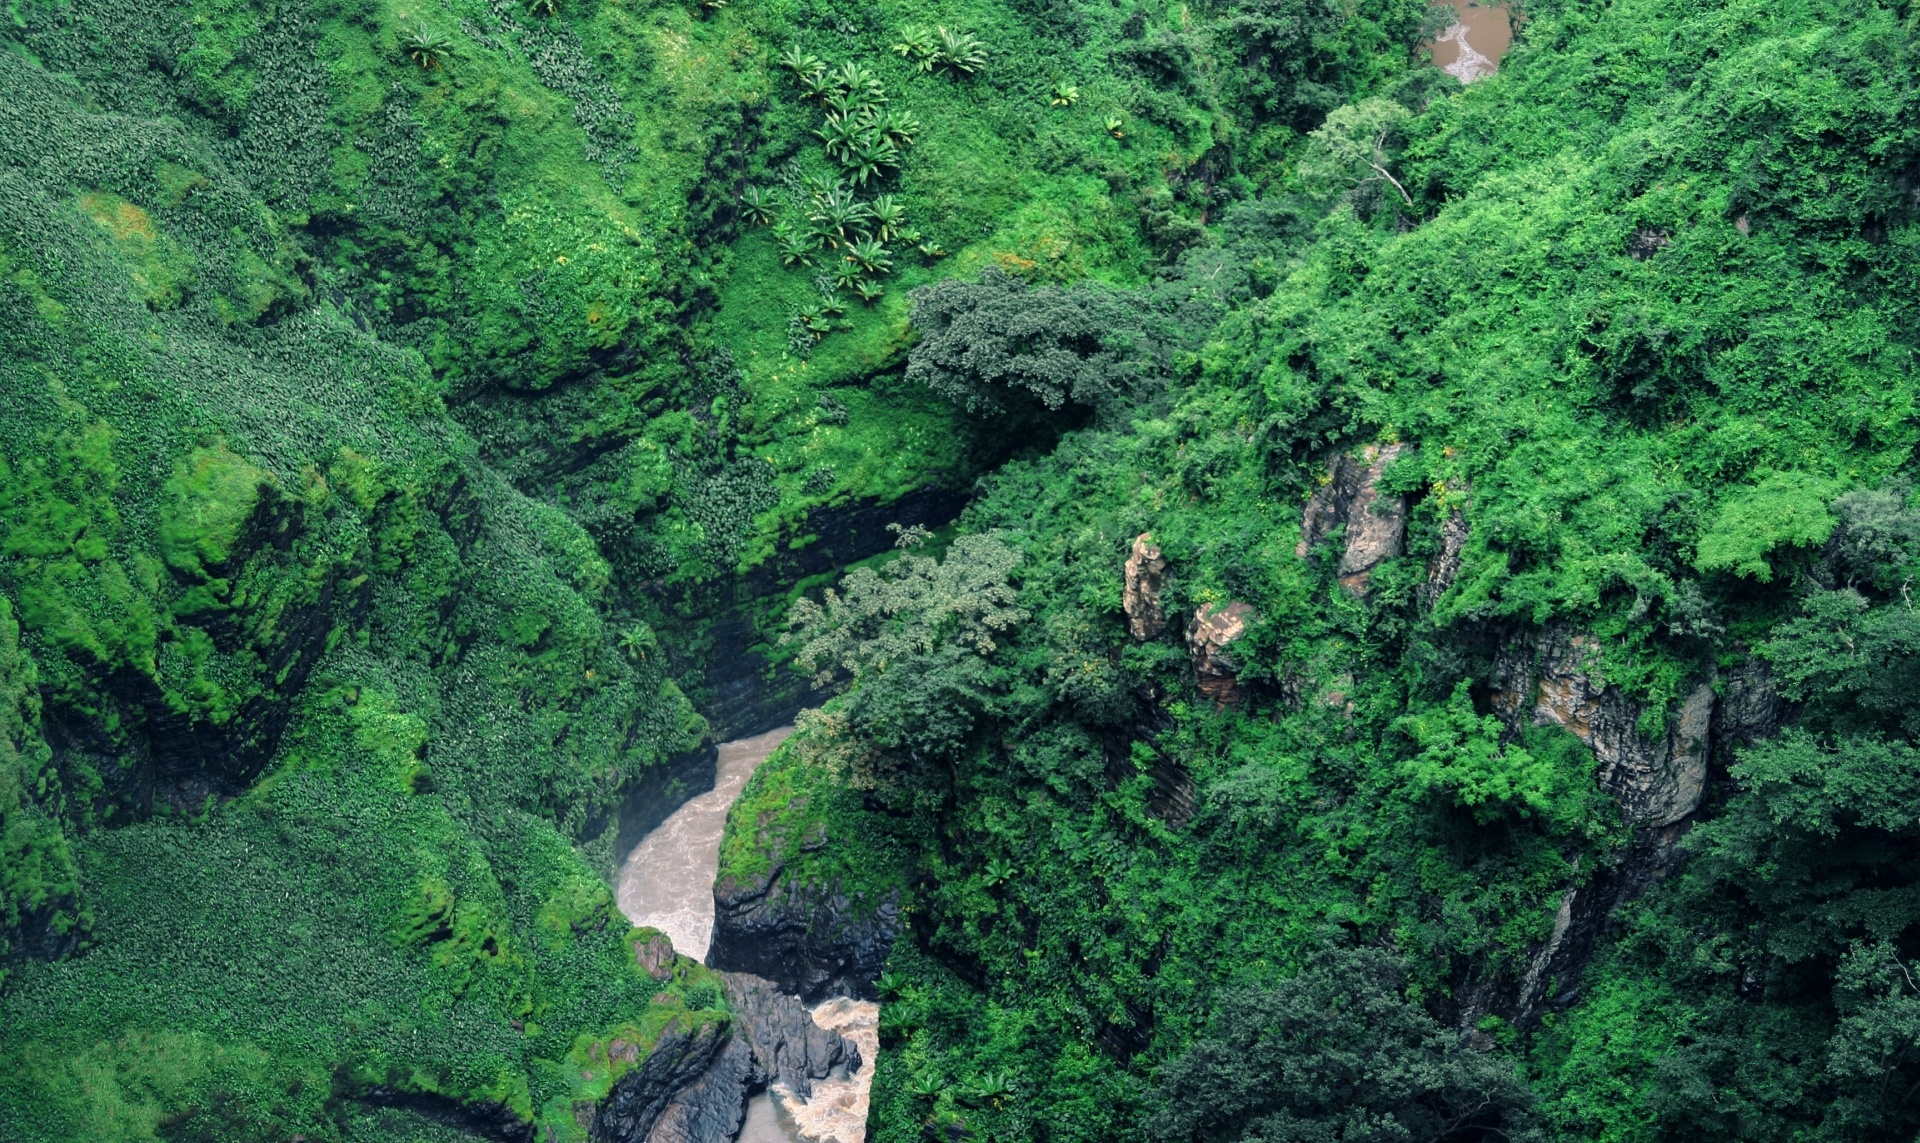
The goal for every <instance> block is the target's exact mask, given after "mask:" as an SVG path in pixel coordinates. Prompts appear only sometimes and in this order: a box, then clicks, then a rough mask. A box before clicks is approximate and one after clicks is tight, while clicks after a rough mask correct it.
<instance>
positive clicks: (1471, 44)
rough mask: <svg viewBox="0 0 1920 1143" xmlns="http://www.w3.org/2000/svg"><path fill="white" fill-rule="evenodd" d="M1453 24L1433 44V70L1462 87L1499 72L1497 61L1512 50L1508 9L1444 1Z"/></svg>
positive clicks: (1466, 0) (1462, 0) (1460, 0)
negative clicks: (1441, 72) (1434, 67)
mask: <svg viewBox="0 0 1920 1143" xmlns="http://www.w3.org/2000/svg"><path fill="white" fill-rule="evenodd" d="M1447 5H1448V7H1450V8H1452V9H1453V12H1454V22H1453V23H1452V24H1451V25H1449V26H1448V27H1447V29H1446V30H1445V31H1443V32H1441V33H1440V34H1439V35H1438V36H1435V37H1434V40H1433V62H1434V66H1436V67H1438V68H1439V69H1440V70H1441V71H1444V72H1446V73H1447V74H1448V75H1450V76H1453V77H1454V78H1455V79H1458V80H1459V81H1460V82H1461V83H1472V82H1473V81H1474V80H1476V79H1484V78H1486V77H1487V76H1490V75H1492V74H1493V73H1494V72H1495V71H1497V70H1499V67H1500V57H1502V56H1504V55H1506V54H1507V49H1508V48H1510V47H1512V46H1513V24H1512V22H1511V21H1509V20H1508V19H1507V5H1505V4H1501V5H1499V6H1497V7H1496V6H1495V5H1493V4H1491V3H1482V2H1480V0H1447Z"/></svg>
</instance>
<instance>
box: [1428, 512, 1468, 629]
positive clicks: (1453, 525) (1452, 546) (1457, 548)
mask: <svg viewBox="0 0 1920 1143" xmlns="http://www.w3.org/2000/svg"><path fill="white" fill-rule="evenodd" d="M1466 546H1467V516H1466V513H1464V512H1462V511H1460V509H1458V508H1455V509H1454V510H1453V511H1452V512H1449V513H1448V514H1447V518H1446V520H1445V522H1443V523H1442V524H1441V525H1440V550H1439V551H1438V552H1437V553H1435V554H1434V557H1433V559H1432V560H1431V561H1429V562H1428V564H1427V583H1426V586H1425V587H1423V588H1421V590H1420V595H1421V598H1422V599H1423V600H1424V601H1425V602H1426V605H1427V606H1428V607H1432V606H1433V605H1434V604H1436V603H1438V602H1439V601H1440V597H1441V596H1443V595H1445V594H1447V589H1448V588H1450V587H1452V586H1453V581H1454V580H1455V579H1456V578H1458V576H1459V575H1460V553H1461V552H1462V551H1463V550H1464V549H1465V548H1466Z"/></svg>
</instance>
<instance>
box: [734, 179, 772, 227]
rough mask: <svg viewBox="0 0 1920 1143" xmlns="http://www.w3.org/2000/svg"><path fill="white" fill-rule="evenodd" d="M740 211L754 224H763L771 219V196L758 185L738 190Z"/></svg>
mask: <svg viewBox="0 0 1920 1143" xmlns="http://www.w3.org/2000/svg"><path fill="white" fill-rule="evenodd" d="M740 209H741V213H743V214H745V215H746V216H747V221H748V222H750V223H752V224H753V225H755V226H765V225H767V224H768V223H770V222H772V221H773V196H772V195H770V194H768V193H767V192H766V191H763V190H761V189H760V188H759V187H748V188H747V189H746V190H743V191H741V192H740Z"/></svg>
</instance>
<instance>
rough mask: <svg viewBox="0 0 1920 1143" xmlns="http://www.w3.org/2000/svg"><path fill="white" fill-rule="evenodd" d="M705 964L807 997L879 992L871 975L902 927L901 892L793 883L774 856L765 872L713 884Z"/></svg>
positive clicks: (812, 1000) (865, 996) (874, 996)
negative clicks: (870, 893)
mask: <svg viewBox="0 0 1920 1143" xmlns="http://www.w3.org/2000/svg"><path fill="white" fill-rule="evenodd" d="M713 906H714V923H713V944H712V946H711V947H710V948H709V949H708V951H707V964H708V965H710V966H711V967H713V968H717V969H721V970H723V971H727V972H745V973H752V974H753V975H755V976H760V977H765V978H766V979H768V980H770V981H772V982H774V983H775V984H777V985H778V986H779V987H780V989H781V990H782V991H784V992H789V993H792V994H793V995H795V996H798V997H800V998H801V999H803V1000H805V1001H806V1002H807V1003H808V1004H817V1003H819V1002H820V1001H822V1000H825V999H827V998H828V997H831V996H851V997H855V998H857V999H861V1000H878V999H879V993H878V992H877V991H876V990H875V987H874V982H875V981H877V980H879V979H880V969H881V966H882V965H884V964H885V963H886V960H887V952H888V950H890V949H892V948H893V941H894V938H895V937H897V936H898V935H899V934H900V928H901V917H900V900H899V895H898V894H897V893H890V894H888V895H887V896H886V897H885V898H883V899H881V900H877V901H876V900H870V899H867V898H866V897H865V896H864V895H859V896H854V897H849V896H848V895H847V894H845V893H843V892H841V890H840V887H839V886H838V885H832V884H830V885H806V884H796V883H794V882H793V881H792V880H791V879H789V878H788V877H786V876H785V868H784V864H783V863H782V862H780V861H778V860H776V861H775V862H774V864H773V868H772V869H771V870H770V871H768V872H767V873H766V874H764V875H761V876H757V877H753V878H749V879H746V880H744V881H736V880H733V879H731V878H722V879H721V880H720V882H719V883H718V884H716V885H715V886H714V887H713Z"/></svg>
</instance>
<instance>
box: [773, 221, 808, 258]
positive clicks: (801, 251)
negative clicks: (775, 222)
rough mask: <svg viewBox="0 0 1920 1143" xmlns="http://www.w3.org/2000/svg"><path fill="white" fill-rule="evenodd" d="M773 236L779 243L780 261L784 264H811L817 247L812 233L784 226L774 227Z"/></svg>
mask: <svg viewBox="0 0 1920 1143" xmlns="http://www.w3.org/2000/svg"><path fill="white" fill-rule="evenodd" d="M773 236H774V238H775V239H776V240H777V241H778V242H779V243H780V263H781V265H784V266H811V265H813V252H814V251H815V250H817V249H819V243H818V242H817V241H815V237H814V235H812V234H810V233H808V232H806V231H803V230H793V229H789V228H786V227H779V228H776V229H775V230H774V232H773Z"/></svg>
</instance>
